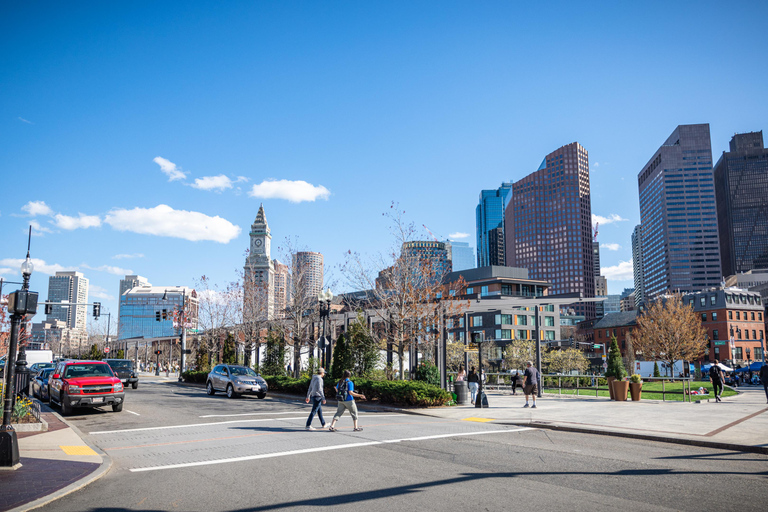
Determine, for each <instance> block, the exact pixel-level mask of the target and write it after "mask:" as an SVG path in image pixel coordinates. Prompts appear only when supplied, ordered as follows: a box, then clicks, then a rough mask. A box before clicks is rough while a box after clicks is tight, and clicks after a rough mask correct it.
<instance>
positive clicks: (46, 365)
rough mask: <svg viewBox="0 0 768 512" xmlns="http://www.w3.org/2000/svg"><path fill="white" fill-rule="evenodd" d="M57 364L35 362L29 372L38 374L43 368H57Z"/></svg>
mask: <svg viewBox="0 0 768 512" xmlns="http://www.w3.org/2000/svg"><path fill="white" fill-rule="evenodd" d="M55 367H56V365H55V364H53V363H33V364H32V366H30V367H29V373H30V374H36V373H37V372H39V371H40V370H42V369H43V368H55Z"/></svg>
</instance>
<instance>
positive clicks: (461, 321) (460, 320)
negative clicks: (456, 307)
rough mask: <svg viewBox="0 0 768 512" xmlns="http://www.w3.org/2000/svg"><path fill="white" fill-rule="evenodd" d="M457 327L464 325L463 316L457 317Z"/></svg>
mask: <svg viewBox="0 0 768 512" xmlns="http://www.w3.org/2000/svg"><path fill="white" fill-rule="evenodd" d="M459 327H464V317H463V316H460V317H459Z"/></svg>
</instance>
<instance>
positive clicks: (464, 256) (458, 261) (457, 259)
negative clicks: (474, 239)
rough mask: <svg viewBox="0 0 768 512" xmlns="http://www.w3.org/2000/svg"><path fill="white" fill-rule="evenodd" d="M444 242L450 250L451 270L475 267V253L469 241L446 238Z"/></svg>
mask: <svg viewBox="0 0 768 512" xmlns="http://www.w3.org/2000/svg"><path fill="white" fill-rule="evenodd" d="M444 243H445V249H446V250H447V251H448V259H449V260H450V264H451V266H450V271H451V272H457V271H459V270H468V269H470V268H475V253H474V251H473V250H472V247H470V246H469V243H468V242H455V241H453V240H445V241H444Z"/></svg>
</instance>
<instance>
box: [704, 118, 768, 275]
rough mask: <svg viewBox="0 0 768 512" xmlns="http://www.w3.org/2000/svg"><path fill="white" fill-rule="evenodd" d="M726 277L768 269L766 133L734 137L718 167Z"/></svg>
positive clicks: (721, 253) (719, 217)
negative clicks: (764, 137) (753, 270)
mask: <svg viewBox="0 0 768 512" xmlns="http://www.w3.org/2000/svg"><path fill="white" fill-rule="evenodd" d="M715 192H716V194H717V221H718V228H719V231H720V256H721V258H722V265H723V274H724V275H726V276H730V275H734V274H736V273H738V272H746V271H748V270H751V269H753V268H767V267H768V150H766V149H765V147H764V145H763V132H762V131H760V132H752V133H739V134H736V135H734V136H733V138H732V139H731V143H730V151H729V152H723V155H722V156H721V157H720V159H719V160H718V161H717V164H716V165H715Z"/></svg>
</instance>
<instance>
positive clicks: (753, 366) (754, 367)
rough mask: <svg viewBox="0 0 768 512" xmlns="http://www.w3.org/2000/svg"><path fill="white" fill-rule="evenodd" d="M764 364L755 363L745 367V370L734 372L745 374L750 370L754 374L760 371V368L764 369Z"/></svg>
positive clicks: (760, 362)
mask: <svg viewBox="0 0 768 512" xmlns="http://www.w3.org/2000/svg"><path fill="white" fill-rule="evenodd" d="M762 366H763V362H762V361H755V362H753V363H752V364H750V365H749V366H745V367H744V368H739V369H738V370H734V371H735V372H736V373H743V372H748V371H749V370H752V371H753V372H757V371H760V368H762Z"/></svg>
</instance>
